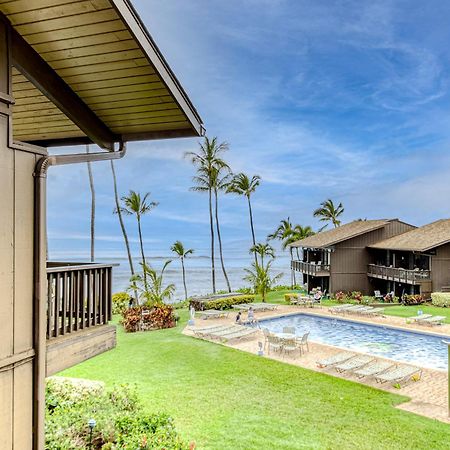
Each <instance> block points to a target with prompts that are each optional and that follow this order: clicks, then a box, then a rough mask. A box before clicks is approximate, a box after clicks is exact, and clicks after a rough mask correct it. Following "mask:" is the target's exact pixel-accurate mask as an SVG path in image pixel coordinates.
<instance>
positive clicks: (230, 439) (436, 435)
mask: <svg viewBox="0 0 450 450" xmlns="http://www.w3.org/2000/svg"><path fill="white" fill-rule="evenodd" d="M186 320H187V311H185V310H182V311H181V322H182V323H185V322H186ZM181 331H182V328H181V327H178V328H176V329H171V330H163V331H155V332H144V333H136V334H125V333H123V332H122V330H121V329H119V330H118V345H117V348H115V349H114V350H112V351H110V352H107V353H104V354H102V355H100V356H98V357H96V358H93V359H91V360H89V361H86V362H84V363H83V364H80V365H78V366H76V367H73V368H71V369H69V370H66V371H65V372H63V375H67V376H74V377H83V378H90V379H96V380H103V381H105V382H106V383H107V384H108V385H112V384H114V383H132V384H134V383H135V384H136V385H137V388H138V390H139V392H140V394H141V397H142V400H143V402H144V404H145V405H146V407H147V408H148V410H149V411H166V412H168V413H169V414H171V415H172V416H173V417H174V419H175V421H176V424H177V427H178V429H179V431H180V432H181V434H182V436H183V437H184V438H185V439H186V440H189V441H190V440H194V441H195V442H196V443H197V445H198V448H200V449H213V450H217V449H233V450H235V449H245V450H250V449H258V450H259V449H313V448H320V449H324V448H326V449H348V448H359V449H374V448H377V449H398V448H408V449H432V448H435V449H442V448H444V447H445V446H446V445H448V442H450V426H449V425H445V424H443V423H439V422H437V421H433V420H429V419H426V418H423V417H420V416H416V415H414V414H410V413H407V412H404V411H401V410H397V409H395V408H394V407H393V406H394V405H395V404H398V403H400V402H402V401H405V400H406V399H405V398H404V397H401V396H400V395H392V394H388V393H385V392H381V391H377V390H375V389H371V388H369V387H366V386H363V385H359V384H356V383H351V382H348V381H345V380H342V379H338V378H334V377H331V376H327V375H324V374H320V373H315V372H311V371H308V370H304V369H301V368H298V367H294V366H290V365H288V364H283V363H280V362H277V361H272V360H268V359H264V358H261V357H258V356H256V355H251V354H248V353H244V352H239V351H237V350H234V349H230V348H227V347H224V346H220V345H215V344H212V343H208V342H205V341H201V340H197V339H194V338H190V337H187V336H183V335H182V334H181ZM446 442H447V444H445V443H446Z"/></svg>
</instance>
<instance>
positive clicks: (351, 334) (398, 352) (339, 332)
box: [260, 314, 450, 369]
mask: <svg viewBox="0 0 450 450" xmlns="http://www.w3.org/2000/svg"><path fill="white" fill-rule="evenodd" d="M260 325H261V327H266V328H268V329H269V330H270V331H272V332H276V333H279V332H281V331H282V330H283V327H286V326H291V327H295V329H296V334H297V335H299V336H300V335H302V334H303V333H306V332H307V331H310V332H311V334H310V336H309V337H310V340H312V341H315V342H318V343H321V344H326V345H333V346H336V347H342V348H346V349H350V350H354V351H357V352H361V353H369V354H371V355H375V356H380V357H383V358H390V359H394V360H396V361H402V362H406V363H409V364H414V365H418V366H420V367H428V368H432V369H446V368H447V358H448V357H447V345H445V344H443V343H442V339H443V337H442V336H438V335H433V334H425V333H419V332H417V333H416V332H410V331H403V330H398V329H394V328H389V327H383V326H376V325H367V324H365V323H361V322H352V321H349V320H342V319H334V318H326V317H318V316H313V315H308V314H295V315H291V316H284V317H279V318H275V319H266V320H261V321H260ZM446 340H450V337H448V338H446Z"/></svg>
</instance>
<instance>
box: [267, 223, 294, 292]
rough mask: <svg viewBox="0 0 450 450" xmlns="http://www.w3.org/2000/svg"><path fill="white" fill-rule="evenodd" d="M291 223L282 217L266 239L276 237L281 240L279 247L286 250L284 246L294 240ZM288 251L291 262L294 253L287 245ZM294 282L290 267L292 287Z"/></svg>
mask: <svg viewBox="0 0 450 450" xmlns="http://www.w3.org/2000/svg"><path fill="white" fill-rule="evenodd" d="M293 228H294V227H293V225H292V223H291V220H290V218H289V217H288V218H287V219H283V220H281V221H280V224H279V225H278V228H277V229H276V230H275V231H274V232H273V233H271V234H269V235H268V236H267V238H268V239H278V240H279V241H281V248H282V249H283V250H286V248H287V247H288V246H289V244H291V243H292V242H294V241H293V240H292V232H293ZM289 253H290V255H291V262H292V261H293V260H294V254H293V253H292V247H289ZM295 284H297V283H296V278H295V272H294V270H292V268H291V285H292V287H294V285H295Z"/></svg>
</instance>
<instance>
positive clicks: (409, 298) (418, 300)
mask: <svg viewBox="0 0 450 450" xmlns="http://www.w3.org/2000/svg"><path fill="white" fill-rule="evenodd" d="M402 303H403V304H404V305H406V306H409V305H421V304H422V303H425V299H424V298H423V296H422V295H420V294H412V295H409V294H405V295H404V296H403V297H402Z"/></svg>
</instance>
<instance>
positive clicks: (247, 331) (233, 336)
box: [218, 327, 258, 342]
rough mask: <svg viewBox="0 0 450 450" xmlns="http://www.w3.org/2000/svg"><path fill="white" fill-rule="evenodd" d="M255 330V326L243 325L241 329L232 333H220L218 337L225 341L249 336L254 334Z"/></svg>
mask: <svg viewBox="0 0 450 450" xmlns="http://www.w3.org/2000/svg"><path fill="white" fill-rule="evenodd" d="M257 331H258V330H256V329H255V328H247V327H244V329H243V330H237V331H234V332H232V333H226V334H221V335H219V336H218V337H219V339H220V340H222V341H225V342H226V341H231V340H234V339H242V338H245V337H249V336H251V335H253V334H255V333H256V332H257Z"/></svg>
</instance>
